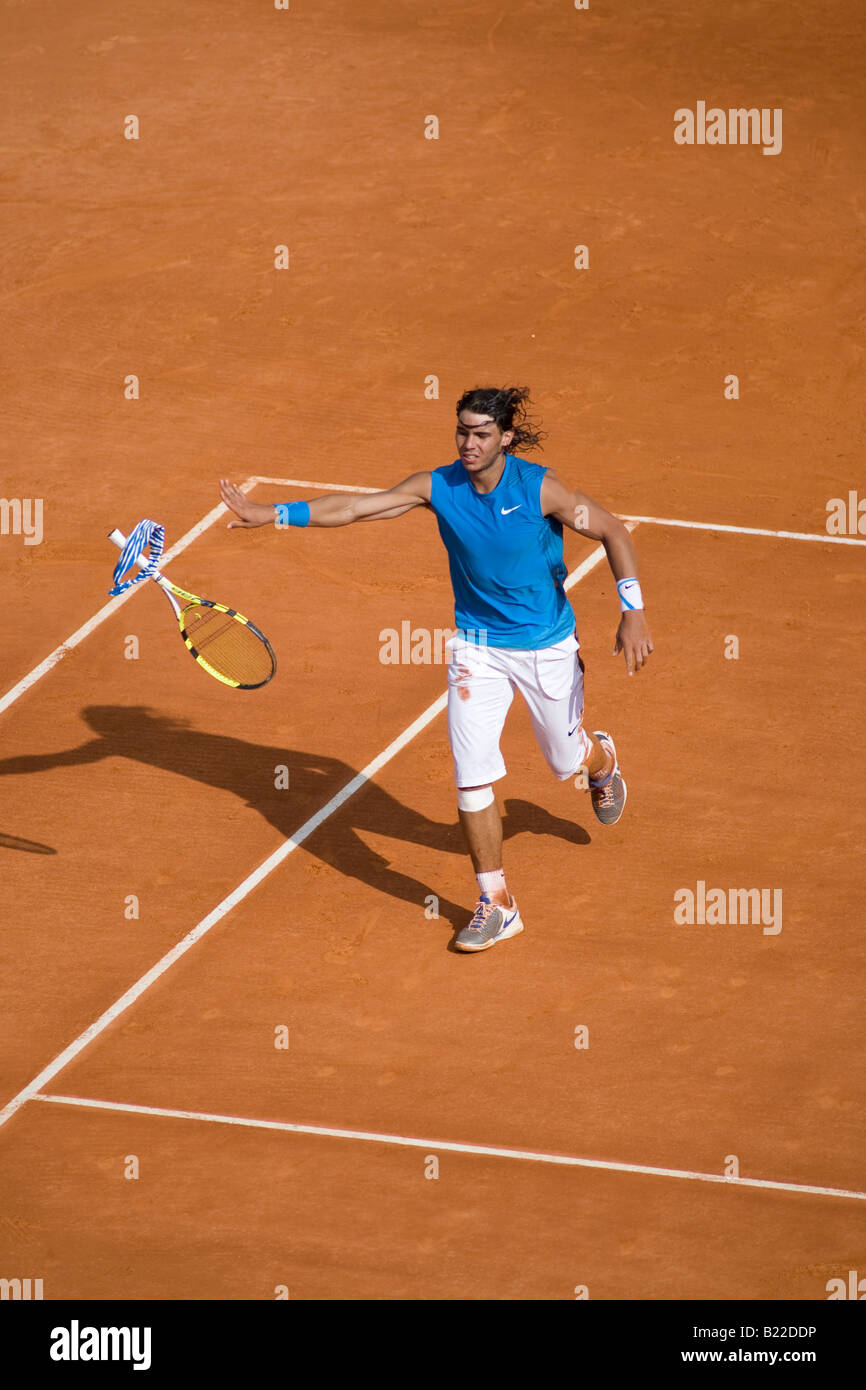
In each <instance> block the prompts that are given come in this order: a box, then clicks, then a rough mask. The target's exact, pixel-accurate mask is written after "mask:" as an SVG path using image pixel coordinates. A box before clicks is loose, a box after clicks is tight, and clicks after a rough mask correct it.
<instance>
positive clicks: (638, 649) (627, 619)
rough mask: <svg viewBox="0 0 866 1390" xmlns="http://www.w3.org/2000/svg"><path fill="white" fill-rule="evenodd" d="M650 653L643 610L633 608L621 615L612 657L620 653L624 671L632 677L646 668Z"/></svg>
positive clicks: (651, 649)
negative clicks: (622, 657) (642, 668)
mask: <svg viewBox="0 0 866 1390" xmlns="http://www.w3.org/2000/svg"><path fill="white" fill-rule="evenodd" d="M651 651H653V644H652V638H651V637H650V634H649V628H648V627H647V620H646V616H645V614H644V611H643V609H642V608H633V609H630V610H629V612H628V613H623V615H622V618H621V619H620V623H619V627H618V628H617V630H616V645H615V646H614V649H613V655H614V656H618V654H619V653H620V652H622V653H623V654H624V656H625V667H626V670H627V671H628V674H629V675H630V676H633V675H634V673H635V671H639V670H640V669H641V667H642V666H646V664H647V662H648V661H649V655H650V652H651Z"/></svg>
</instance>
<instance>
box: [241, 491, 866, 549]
mask: <svg viewBox="0 0 866 1390" xmlns="http://www.w3.org/2000/svg"><path fill="white" fill-rule="evenodd" d="M254 481H255V482H256V483H269V484H271V485H272V486H273V487H309V488H313V489H314V490H316V491H319V492H384V491H386V489H385V488H377V487H347V486H346V485H345V484H343V483H309V482H305V481H302V480H301V479H300V478H259V477H256V478H255V480H254ZM617 515H618V516H619V518H620V520H621V521H633V522H634V523H635V524H636V525H637V524H638V522H641V521H645V522H646V523H647V525H648V526H684V527H686V528H687V529H688V530H691V531H730V532H732V533H733V534H734V535H737V536H776V537H778V538H779V539H780V540H785V541H822V542H827V544H828V545H866V540H859V539H857V538H856V537H855V536H827V535H823V534H821V533H820V532H813V531H766V530H763V529H762V528H760V527H758V526H728V525H725V524H724V523H722V522H720V521H678V520H674V519H673V518H672V517H669V516H626V515H625V514H624V513H619V512H618V513H617Z"/></svg>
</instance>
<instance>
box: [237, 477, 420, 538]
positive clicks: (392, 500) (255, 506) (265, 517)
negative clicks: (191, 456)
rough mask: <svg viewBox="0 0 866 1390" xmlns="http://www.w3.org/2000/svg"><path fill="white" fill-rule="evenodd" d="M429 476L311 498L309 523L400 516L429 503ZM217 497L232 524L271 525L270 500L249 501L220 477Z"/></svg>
mask: <svg viewBox="0 0 866 1390" xmlns="http://www.w3.org/2000/svg"><path fill="white" fill-rule="evenodd" d="M431 488H432V479H431V476H430V474H429V473H413V474H412V475H411V477H409V478H406V479H405V480H404V481H403V482H402V483H398V484H397V485H396V487H392V488H388V489H387V491H384V492H338V493H334V494H333V495H332V496H330V497H314V498H313V499H312V500H311V501H310V502H308V503H307V505H308V507H309V509H310V519H309V522H308V523H307V524H308V525H309V526H350V525H351V523H352V522H353V521H389V520H391V518H393V517H396V516H402V515H403V513H404V512H409V511H411V510H412V508H413V507H424V506H429V503H430V494H431ZM220 497H221V498H222V500H223V502H224V503H225V505H226V506H227V507H228V508H229V511H232V512H234V514H235V518H236V520H234V521H230V522H229V530H231V529H232V528H233V527H235V526H240V527H251V526H267V525H268V524H269V523H270V524H271V525H273V523H274V519H275V511H274V506H275V504H274V503H273V502H271V503H264V502H253V501H252V500H251V498H249V497H247V495H246V493H245V492H241V489H240V488H239V487H235V485H234V483H230V482H229V480H228V478H221V479H220Z"/></svg>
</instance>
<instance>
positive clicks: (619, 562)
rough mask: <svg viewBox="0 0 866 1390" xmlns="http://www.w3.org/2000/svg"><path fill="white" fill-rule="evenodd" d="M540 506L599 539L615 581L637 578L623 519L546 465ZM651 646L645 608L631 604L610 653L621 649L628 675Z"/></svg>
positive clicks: (643, 662) (642, 663)
mask: <svg viewBox="0 0 866 1390" xmlns="http://www.w3.org/2000/svg"><path fill="white" fill-rule="evenodd" d="M541 510H542V512H543V513H544V515H545V516H552V517H555V518H556V520H557V521H561V522H562V524H563V526H568V527H569V528H570V529H571V530H572V531H577V533H578V535H580V536H589V538H590V539H591V540H594V541H600V542H601V544H602V545H603V546H604V548H605V551H606V553H607V561H608V564H609V565H610V568H611V572H612V574H613V577H614V579H615V580H616V581H617V584H619V582H620V580H623V579H634V580H636V579H637V577H638V571H637V555H636V554H635V549H634V546H633V545H632V541H631V536H630V534H629V530H628V527H627V526H626V525H625V523H624V522H622V521H620V519H619V517H618V516H614V515H613V513H612V512H609V511H607V509H606V508H605V507H602V506H601V505H600V504H599V503H598V502H594V501H593V500H592V498H591V497H587V496H586V494H585V493H583V492H576V491H575V490H574V489H573V488H569V487H566V486H565V484H564V483H563V482H561V481H560V479H559V478H557V476H556V474H555V473H553V472H551V470H550V469H548V470H547V472H546V473H545V475H544V478H543V480H542V484H541ZM638 592H639V591H638ZM641 602H642V600H641ZM652 650H653V644H652V638H651V637H650V632H649V627H648V626H647V620H646V612H645V610H644V609H643V608H632V609H629V610H627V611H626V612H624V613H623V615H622V618H621V619H620V623H619V627H618V628H617V633H616V643H615V645H614V649H613V654H614V656H616V655H617V653H618V652H622V653H623V655H624V656H625V664H626V670H627V671H628V673H629V675H630V676H631V675H634V673H635V671H639V670H640V669H641V667H642V666H645V665H646V663H647V661H648V660H649V655H650V652H651V651H652Z"/></svg>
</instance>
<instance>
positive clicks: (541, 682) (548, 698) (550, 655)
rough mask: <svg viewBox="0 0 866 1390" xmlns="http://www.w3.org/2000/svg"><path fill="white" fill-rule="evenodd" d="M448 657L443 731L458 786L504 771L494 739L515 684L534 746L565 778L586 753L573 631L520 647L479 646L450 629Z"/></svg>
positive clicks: (580, 679)
mask: <svg viewBox="0 0 866 1390" xmlns="http://www.w3.org/2000/svg"><path fill="white" fill-rule="evenodd" d="M446 647H447V650H448V653H449V662H448V738H449V741H450V743H451V752H452V754H453V755H454V779H455V781H456V783H457V786H458V787H486V786H487V784H488V783H489V782H495V781H497V780H498V779H499V778H500V777H504V776H505V773H506V767H505V761H504V759H503V757H502V753H501V751H500V748H499V739H500V737H501V735H502V729H503V726H504V724H505V716H506V715H507V713H508V710H509V708H510V706H511V701H512V700H513V699H514V692H515V690H519V691H520V693H521V695H522V696H523V698H524V700H525V701H526V703H527V705H528V706H529V714H530V718H531V719H532V727H533V729H534V730H535V737H536V739H537V740H538V744H539V747H540V748H541V751H542V753H543V754H544V756H545V758H546V759H547V763H548V766H549V767H550V770H551V772H552V773H553V775H554V777H558V778H559V780H560V781H562V782H564V781H565V780H566V778H568V777H573V776H574V775H575V773H576V772H577V770H578V768H580V767H581V766H582V765H583V764H584V763H585V762H586V760H587V758H588V757H589V754H590V750H591V748H592V745H591V743H590V741H589V738H588V737H587V735H586V733H585V731H584V728H583V663H582V662H581V660H580V656H579V648H578V642H577V638H576V637H575V636H574V634H573V633H572V635H571V637H566V638H564V640H563V641H562V642H556V643H555V644H554V645H553V646H552V647H542V648H540V649H539V650H538V651H522V650H519V649H517V648H515V647H484V646H479V645H476V644H475V643H474V642H467V641H466V640H465V639H464V638H462V637H452V638H451V640H450V641H449V642H447V643H446Z"/></svg>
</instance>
